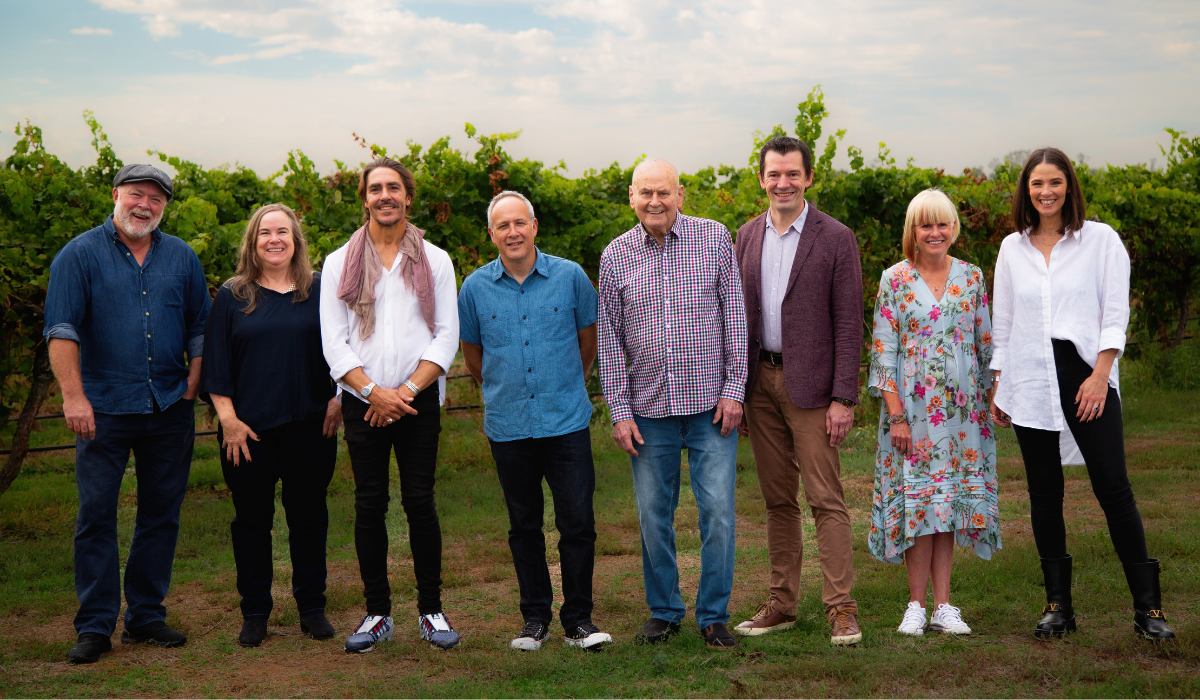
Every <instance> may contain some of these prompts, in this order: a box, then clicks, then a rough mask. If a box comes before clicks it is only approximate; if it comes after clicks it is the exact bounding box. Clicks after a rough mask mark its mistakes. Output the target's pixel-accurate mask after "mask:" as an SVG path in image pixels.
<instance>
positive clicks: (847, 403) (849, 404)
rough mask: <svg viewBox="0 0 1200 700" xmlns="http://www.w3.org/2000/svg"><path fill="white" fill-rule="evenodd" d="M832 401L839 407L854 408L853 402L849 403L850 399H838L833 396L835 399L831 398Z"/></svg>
mask: <svg viewBox="0 0 1200 700" xmlns="http://www.w3.org/2000/svg"><path fill="white" fill-rule="evenodd" d="M833 400H834V401H836V402H838V403H840V404H841V405H843V406H845V407H846V408H854V402H853V401H851V400H850V399H839V398H838V397H836V396H835V397H833Z"/></svg>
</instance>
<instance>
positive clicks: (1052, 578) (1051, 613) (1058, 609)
mask: <svg viewBox="0 0 1200 700" xmlns="http://www.w3.org/2000/svg"><path fill="white" fill-rule="evenodd" d="M1042 575H1043V576H1044V577H1045V579H1046V607H1044V608H1042V619H1041V620H1039V621H1038V623H1037V627H1035V628H1034V630H1033V636H1035V637H1037V638H1038V639H1048V638H1050V637H1061V636H1063V633H1064V632H1074V631H1075V608H1073V607H1072V606H1071V555H1070V554H1068V555H1067V556H1065V557H1062V558H1061V559H1042Z"/></svg>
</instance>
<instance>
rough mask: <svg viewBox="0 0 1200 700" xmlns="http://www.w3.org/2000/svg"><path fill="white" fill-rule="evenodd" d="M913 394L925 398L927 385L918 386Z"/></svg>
mask: <svg viewBox="0 0 1200 700" xmlns="http://www.w3.org/2000/svg"><path fill="white" fill-rule="evenodd" d="M913 393H915V394H916V395H917V396H920V397H921V398H925V385H924V384H917V387H916V388H915V389H913Z"/></svg>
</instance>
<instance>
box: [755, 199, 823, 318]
mask: <svg viewBox="0 0 1200 700" xmlns="http://www.w3.org/2000/svg"><path fill="white" fill-rule="evenodd" d="M806 206H808V207H811V210H810V211H809V212H808V218H806V219H805V220H804V230H803V231H801V232H800V242H799V243H797V244H796V257H795V259H794V260H792V271H791V273H790V274H789V275H788V283H787V289H785V290H784V291H783V295H784V297H785V298H786V297H787V295H788V294H791V293H792V287H793V286H794V285H795V284H796V280H797V279H798V278H799V277H800V268H801V267H803V266H804V261H805V260H807V259H808V254H809V253H811V252H812V248H813V245H814V244H815V243H816V242H817V237H818V236H820V235H821V229H823V228H824V226H823V224H824V218H825V215H824V214H822V213H821V212H819V211H817V208H816V207H814V206H813V205H812V203H811V202H809V203H808V204H807V205H806ZM759 251H760V252H761V251H762V242H761V241H760V242H759Z"/></svg>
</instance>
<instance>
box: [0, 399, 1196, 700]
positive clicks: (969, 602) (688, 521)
mask: <svg viewBox="0 0 1200 700" xmlns="http://www.w3.org/2000/svg"><path fill="white" fill-rule="evenodd" d="M471 391H473V390H472V388H471V387H470V386H469V383H468V382H459V383H458V384H457V385H455V387H454V389H453V390H452V394H451V398H452V399H453V400H456V401H457V402H458V403H460V404H461V403H464V402H470V401H471V400H472V396H471V395H470V392H471ZM1125 394H1126V401H1125V416H1126V440H1127V452H1128V456H1129V464H1130V477H1131V480H1132V482H1133V485H1134V490H1135V493H1136V494H1137V498H1138V502H1139V504H1140V507H1141V511H1142V516H1143V518H1144V520H1145V523H1146V531H1147V535H1148V537H1149V544H1150V551H1151V553H1152V556H1157V557H1160V558H1161V559H1162V561H1163V567H1164V573H1163V577H1162V580H1163V598H1164V605H1165V607H1166V611H1167V615H1168V618H1169V620H1170V622H1171V624H1172V625H1173V627H1174V628H1175V630H1176V632H1177V633H1179V635H1180V638H1181V641H1180V642H1178V643H1176V644H1170V645H1163V646H1151V645H1149V644H1147V643H1145V642H1143V641H1141V640H1138V639H1136V638H1134V636H1133V634H1132V632H1131V626H1132V625H1131V616H1132V612H1131V607H1130V605H1131V604H1130V597H1129V594H1128V591H1127V588H1126V585H1125V580H1124V576H1123V574H1122V572H1121V566H1120V563H1119V561H1118V560H1117V558H1116V555H1115V554H1114V552H1113V550H1112V546H1111V543H1110V542H1109V540H1108V535H1107V530H1106V526H1105V522H1104V517H1103V515H1102V513H1101V511H1100V509H1099V507H1098V506H1097V505H1096V502H1095V499H1094V497H1093V496H1092V494H1091V491H1090V487H1089V483H1088V481H1087V476H1086V472H1085V471H1084V469H1083V467H1070V468H1068V479H1069V480H1068V486H1067V507H1066V513H1067V519H1068V530H1069V533H1070V535H1069V537H1070V548H1071V551H1072V553H1073V554H1074V555H1075V561H1076V578H1077V580H1076V585H1075V596H1076V607H1077V614H1078V616H1079V624H1080V632H1079V633H1078V634H1076V635H1074V636H1072V637H1070V638H1069V639H1067V640H1063V641H1055V642H1050V643H1046V642H1039V641H1035V640H1034V639H1033V637H1032V635H1031V634H1030V630H1031V629H1032V627H1033V624H1034V621H1035V619H1036V617H1037V613H1038V612H1039V611H1040V609H1041V605H1042V601H1043V598H1042V594H1043V591H1042V587H1041V575H1040V570H1039V568H1038V563H1037V554H1036V552H1035V550H1034V547H1033V542H1032V536H1031V532H1030V526H1029V502H1028V497H1027V495H1026V492H1025V485H1024V476H1023V475H1024V472H1023V468H1022V465H1021V461H1020V457H1019V454H1018V452H1017V449H1016V444H1015V440H1014V439H1013V437H1012V433H1011V431H1001V434H1000V468H999V472H1000V498H1001V520H1002V523H1003V537H1004V549H1003V551H1002V552H1000V553H999V554H998V555H997V556H996V557H995V558H994V560H993V561H991V562H984V561H980V560H978V559H977V558H975V557H974V556H972V555H971V554H970V553H969V552H968V551H966V550H960V551H958V552H957V553H956V558H955V570H954V579H953V589H952V601H953V602H954V603H955V604H956V605H958V606H959V607H961V608H962V609H963V611H964V612H963V614H964V617H965V618H966V620H967V621H968V623H970V624H971V626H972V627H973V628H974V630H975V634H973V635H971V636H970V637H965V638H947V637H942V636H939V635H933V634H927V635H926V636H925V637H923V638H907V637H900V636H898V635H897V634H896V633H895V631H894V630H895V627H896V625H897V624H898V622H899V618H900V616H901V614H902V612H903V607H904V605H905V602H906V600H907V586H906V583H905V577H904V569H903V567H901V566H894V565H886V564H881V563H879V562H877V561H876V560H874V559H873V558H872V557H871V556H870V555H869V554H868V553H867V550H866V529H867V527H868V517H869V512H870V502H871V486H872V475H873V463H874V461H873V455H874V430H873V428H866V429H864V428H856V429H855V431H854V434H853V435H852V436H851V438H850V440H849V441H848V446H847V448H846V449H845V451H844V453H843V477H844V480H845V483H846V491H847V498H848V501H849V506H850V508H851V512H852V517H853V522H854V528H855V537H854V547H855V565H856V572H857V577H856V584H855V589H854V594H855V596H856V598H857V599H858V601H859V606H860V618H859V620H860V623H861V625H862V627H863V631H864V638H863V642H862V643H861V644H859V645H858V646H857V647H855V648H833V647H831V646H830V645H829V636H828V635H829V633H828V628H827V626H826V624H825V621H824V616H823V613H822V607H821V604H820V601H819V592H820V573H819V569H818V567H817V566H816V565H815V561H816V546H815V537H814V533H813V529H812V523H811V520H810V521H809V522H808V523H807V524H806V525H805V537H806V542H807V543H808V548H807V552H806V564H805V569H804V581H805V592H804V594H803V598H802V600H801V605H800V611H799V620H798V624H797V626H796V628H794V629H793V630H790V631H787V632H782V633H778V634H775V635H769V636H766V637H760V638H756V639H753V640H743V641H742V643H741V646H740V647H739V648H738V649H737V651H734V652H714V651H710V650H708V649H706V648H705V647H704V644H703V642H702V640H701V638H700V635H699V633H698V631H697V629H696V625H695V621H694V619H692V620H690V621H689V624H685V626H684V630H685V634H683V635H682V636H681V637H678V638H676V639H674V640H672V642H671V643H670V644H669V645H666V646H663V647H654V648H647V647H639V646H636V645H635V644H634V643H633V635H634V632H635V631H636V629H637V627H638V625H639V624H640V623H641V622H642V621H643V619H644V618H645V616H646V614H647V612H646V608H645V603H644V598H643V590H642V583H641V557H640V547H639V536H638V523H637V516H636V512H635V509H634V496H633V489H632V485H631V482H630V477H629V463H628V460H627V458H626V457H625V456H624V454H622V453H620V452H618V451H617V450H616V449H615V447H614V446H613V445H612V441H611V439H610V438H609V435H608V430H607V428H606V427H604V426H603V425H598V424H594V425H593V445H594V448H595V454H596V472H597V487H596V496H595V507H596V515H597V529H598V534H599V539H598V542H597V557H596V580H595V602H596V609H595V614H594V619H595V620H596V622H598V623H599V624H600V625H601V626H602V627H603V628H604V629H606V630H607V631H609V632H611V633H612V634H613V637H614V640H615V643H614V644H613V645H612V646H611V647H610V648H608V649H607V650H605V651H603V652H601V653H594V654H588V653H583V652H578V651H577V650H573V649H568V648H566V647H565V645H563V644H562V643H561V639H560V637H554V638H552V642H553V643H551V644H549V645H547V646H546V647H543V649H542V650H541V651H539V652H537V653H517V652H513V651H510V650H509V649H508V641H509V639H510V638H511V636H512V633H513V632H515V631H516V630H517V629H518V628H519V627H520V624H521V620H520V614H519V611H518V609H517V587H516V581H515V576H514V575H513V571H512V563H511V559H510V556H509V551H508V547H507V533H506V531H507V516H506V513H505V508H504V501H503V498H502V496H501V491H500V487H499V484H498V482H497V480H496V476H495V472H494V467H493V463H492V460H491V456H490V453H489V451H488V447H487V441H486V439H485V438H484V436H483V432H482V419H481V416H479V415H478V414H474V413H472V412H455V413H447V414H445V416H446V418H445V421H444V427H445V430H444V432H443V434H442V443H441V456H440V464H439V468H438V506H439V512H440V514H441V518H442V528H443V532H444V538H445V544H446V548H445V555H444V574H443V577H444V579H445V591H444V601H445V605H446V610H447V612H448V613H449V615H450V616H451V619H452V620H453V621H454V623H455V626H456V627H457V628H458V629H459V631H460V632H461V633H462V634H463V643H462V644H461V645H460V647H459V648H456V649H454V650H452V651H450V652H438V651H436V650H434V649H432V648H430V647H429V646H427V645H425V644H423V643H421V642H419V641H418V640H417V639H416V619H415V618H416V610H415V591H414V588H413V586H414V579H413V574H412V562H411V559H410V558H409V549H408V546H407V528H406V525H405V522H404V518H403V515H402V513H401V511H400V509H399V499H398V494H396V496H397V498H396V499H394V500H393V505H394V506H395V509H394V510H393V511H392V512H391V513H390V514H389V516H388V523H389V529H390V530H391V531H392V534H393V540H392V541H393V546H392V549H391V560H390V569H391V576H392V582H393V588H394V591H395V610H396V612H397V623H398V628H399V630H398V631H399V634H398V638H397V640H396V641H395V642H393V643H390V644H384V645H381V647H380V649H379V650H378V651H376V652H375V653H372V654H367V655H362V656H357V655H356V656H349V655H347V654H345V653H343V652H342V651H341V639H342V638H344V636H345V635H346V634H348V633H349V631H350V630H351V628H352V627H353V626H354V625H355V624H356V623H357V622H358V619H359V616H360V615H361V614H362V594H361V582H360V581H359V579H358V569H357V564H356V561H355V555H354V544H353V522H352V516H353V488H352V482H351V474H350V467H349V461H348V459H347V458H346V454H345V447H344V445H343V446H342V449H341V452H340V454H339V459H338V469H337V473H336V475H335V477H334V481H333V484H332V486H331V488H330V493H329V506H330V531H329V562H330V571H329V606H328V613H329V617H330V619H331V620H332V621H333V623H334V626H335V627H336V628H337V630H338V637H337V638H335V639H333V640H329V641H325V642H317V641H313V640H311V639H307V638H305V637H302V636H301V635H300V631H299V625H298V618H297V615H296V608H295V605H294V602H293V601H292V600H291V598H290V585H289V579H290V568H289V562H288V555H287V526H286V523H285V522H284V519H283V512H282V508H280V509H279V511H278V513H277V516H276V531H275V532H276V542H275V567H276V588H275V601H276V608H275V612H274V614H273V615H272V618H271V621H270V636H269V637H268V639H267V641H266V643H265V644H264V645H263V646H262V647H260V648H258V649H242V648H240V647H239V646H238V645H237V642H236V639H237V633H238V630H239V628H240V624H241V620H240V614H239V611H238V607H237V605H238V596H237V593H236V591H235V588H234V575H235V574H234V565H233V556H232V552H231V549H230V545H229V522H230V520H231V519H232V517H233V506H232V504H231V503H230V500H229V497H228V491H227V490H226V489H225V486H224V483H223V481H222V478H221V471H220V465H219V462H218V457H217V447H216V445H215V444H214V441H213V439H212V438H201V439H200V440H199V441H198V443H197V448H196V453H195V461H194V462H193V465H192V473H191V482H190V490H189V493H188V497H187V500H186V501H185V503H184V506H183V514H182V530H181V533H180V539H179V547H178V552H177V555H176V559H175V569H174V571H175V573H174V580H173V585H172V587H171V592H170V595H169V597H168V599H167V601H166V604H167V607H168V610H169V613H168V620H167V621H168V622H169V623H170V624H171V625H173V626H175V627H177V628H179V629H181V630H183V631H184V632H186V633H187V634H188V636H189V638H190V641H189V642H188V644H187V646H186V647H184V648H182V649H176V650H160V649H153V648H147V647H129V646H122V645H121V644H119V643H118V644H117V645H116V648H115V649H114V651H113V653H111V654H109V655H107V656H105V658H104V659H103V660H102V661H101V662H100V663H97V664H94V665H91V666H82V667H79V666H71V665H69V664H67V663H66V653H67V650H68V649H70V647H71V645H72V643H73V641H74V632H73V629H72V626H71V619H72V616H73V615H74V612H75V605H76V601H75V594H74V588H73V573H72V559H71V537H72V533H73V528H74V517H75V509H76V494H75V484H74V468H73V453H71V452H69V451H64V452H58V453H53V452H51V453H38V454H35V455H33V456H32V457H31V458H30V459H28V460H27V462H26V466H25V468H24V470H23V471H22V473H21V476H20V477H19V478H18V480H17V481H16V483H15V484H14V485H13V486H12V488H11V489H10V490H9V491H8V492H7V493H5V494H4V495H3V496H2V497H0V641H2V642H3V643H0V695H3V696H66V697H91V696H189V697H192V696H197V697H198V696H220V697H226V696H278V697H300V696H313V697H329V696H335V697H336V696H429V697H441V696H471V697H526V696H705V697H707V696H723V697H743V696H744V697H750V696H778V697H783V696H861V697H866V696H895V697H899V696H979V697H984V696H988V697H1001V696H1003V697H1013V696H1083V697H1118V696H1174V697H1197V696H1200V671H1197V669H1200V644H1198V642H1197V640H1198V638H1200V615H1198V612H1200V611H1198V610H1197V604H1198V603H1200V545H1198V542H1200V517H1198V516H1197V512H1198V509H1197V506H1198V505H1200V392H1197V391H1195V390H1189V391H1163V390H1158V389H1153V388H1142V389H1137V388H1130V389H1126V392H1125ZM476 396H477V394H476ZM50 410H53V407H52V406H51V407H48V408H47V409H45V411H50ZM45 411H44V412H45ZM859 420H860V423H862V422H867V423H871V422H872V421H871V420H867V421H863V417H862V416H861V415H860V416H859ZM34 438H35V439H34V444H59V443H63V442H67V441H69V436H68V435H66V433H65V431H64V429H63V428H62V426H61V421H46V422H45V423H44V429H43V430H42V431H40V432H39V433H36V434H35V436H34ZM134 478H135V477H134V475H133V472H132V470H130V472H129V475H128V477H127V479H126V484H125V488H124V492H123V494H124V495H123V497H122V498H123V500H122V507H121V511H120V523H121V529H120V532H121V545H122V547H123V548H124V550H127V548H128V545H129V537H130V534H131V531H132V526H133V519H134V515H135V512H136V504H135V502H134V483H133V480H134ZM737 493H738V495H737V519H738V555H737V568H736V578H735V584H734V593H733V599H732V601H731V604H730V609H731V612H732V613H733V621H734V622H736V621H738V620H742V619H745V618H746V617H748V616H749V615H750V614H752V613H753V611H754V608H755V607H756V606H757V604H758V603H760V602H762V601H763V600H764V598H765V591H766V580H767V549H766V542H765V532H764V509H763V505H762V499H761V496H760V495H759V492H758V484H757V478H756V475H755V470H754V462H753V458H752V457H751V455H750V450H749V446H748V444H747V443H746V442H745V441H743V443H742V446H741V448H740V450H739V463H738V492H737ZM546 523H547V528H546V531H547V540H548V549H549V556H550V559H551V566H552V570H553V569H556V561H557V553H556V550H555V547H554V545H555V542H556V540H557V536H556V534H555V533H554V529H553V513H552V512H551V511H550V502H549V499H547V513H546ZM676 526H677V528H678V532H679V536H678V545H679V552H680V567H681V570H682V572H683V585H684V589H685V590H684V597H685V599H687V600H694V597H695V590H696V582H697V579H698V575H699V544H700V543H699V535H698V532H697V528H696V508H695V502H694V500H692V498H691V493H690V490H687V489H685V491H684V494H683V496H682V497H681V499H680V508H679V513H678V517H677V521H676ZM555 581H556V585H557V577H555ZM555 632H556V634H558V633H559V630H557V629H556V630H555Z"/></svg>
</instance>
